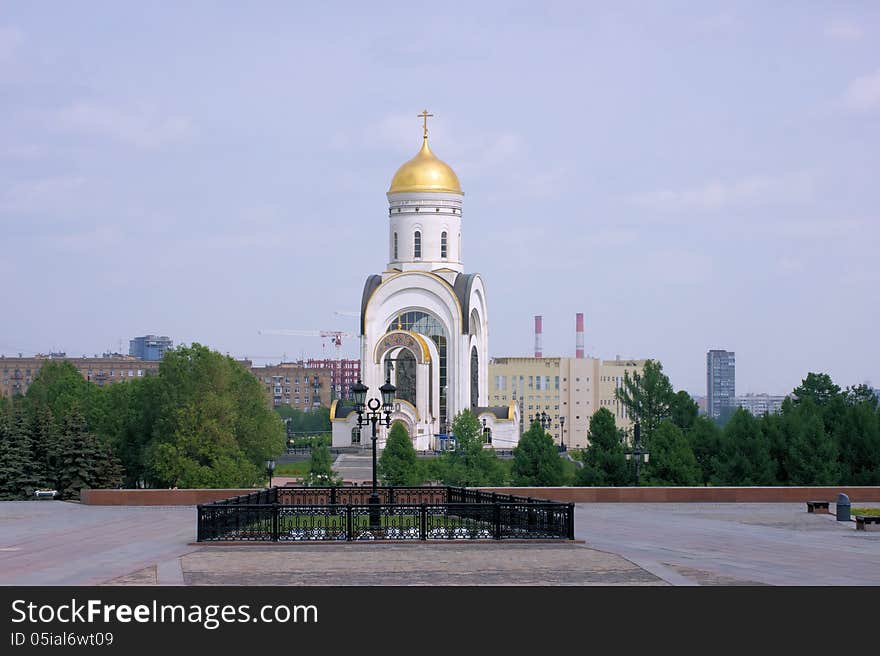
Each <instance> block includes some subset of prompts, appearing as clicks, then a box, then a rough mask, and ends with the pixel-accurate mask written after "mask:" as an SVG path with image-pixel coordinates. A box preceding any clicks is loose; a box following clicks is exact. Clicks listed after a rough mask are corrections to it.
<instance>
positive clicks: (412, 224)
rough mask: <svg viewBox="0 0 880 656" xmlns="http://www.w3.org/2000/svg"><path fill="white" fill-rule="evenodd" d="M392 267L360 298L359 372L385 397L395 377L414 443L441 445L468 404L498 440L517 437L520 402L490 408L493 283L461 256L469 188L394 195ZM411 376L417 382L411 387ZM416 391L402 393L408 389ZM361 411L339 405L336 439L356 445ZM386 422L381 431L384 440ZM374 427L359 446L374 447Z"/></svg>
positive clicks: (502, 444)
mask: <svg viewBox="0 0 880 656" xmlns="http://www.w3.org/2000/svg"><path fill="white" fill-rule="evenodd" d="M388 204H389V231H388V249H389V253H388V264H387V269H386V270H385V271H384V272H383V273H382V274H378V275H373V276H369V277H368V278H367V281H366V284H365V286H364V293H363V298H362V302H361V375H362V380H363V383H364V384H365V385H367V387H369V392H368V394H367V398H368V399H369V398H378V397H379V387H380V386H381V385H382V384H383V383H384V382H385V380H386V376H387V375H389V364H388V363H389V361H390V362H391V367H392V369H391V371H390V376H391V382H392V383H394V385H395V386H396V387H397V388H398V396H399V398H398V399H397V400H396V402H395V410H394V414H393V415H392V421H400V422H402V423H403V424H404V425H405V426H406V428H407V430H408V432H409V434H410V436H411V437H412V439H413V446H414V447H415V448H416V449H417V450H431V449H439V448H440V447H441V444H443V443H444V442H443V439H444V438H445V435H446V434H448V432H449V431H450V430H451V424H452V420H453V418H454V417H455V416H456V415H457V414H458V413H459V412H461V411H462V410H466V409H470V410H472V411H474V412H475V414H477V415H478V418H480V421H481V424H482V419H486V424H485V426H486V428H487V429H488V431H489V432H491V436H492V446H493V447H495V448H513V446H515V445H516V442H517V441H518V439H519V409H518V408H517V407H515V405H511V406H510V407H504V408H497V407H496V408H488V407H487V406H489V405H490V404H489V390H488V373H489V347H488V340H489V321H488V309H487V300H486V288H485V285H484V283H483V279H482V278H481V277H480V275H479V274H466V273H464V266H463V264H462V261H461V222H462V214H461V211H462V194H461V193H451V192H436V191H416V192H401V193H391V192H389V193H388ZM411 381H414V387H415V389H414V390H413V389H412V382H411ZM407 395H408V396H409V397H410V398H409V399H407V398H405V397H406V396H407ZM356 417H357V415H356V413H354V412H353V411H352V408H350V407H347V406H344V405H342V402H334V404H333V406H332V407H331V420H332V423H333V446H349V445H351V444H352V435H353V434H354V435H356V434H357V433H356ZM387 431H388V429H386V428H384V427H382V428H379V429H378V431H377V432H378V440H377V442H378V446H379V447H380V448H381V447H383V446H384V443H385V438H386V435H387ZM370 437H371V428H370V427H365V428H364V429H363V430H362V436H361V438H360V443H361V444H362V445H363V446H369V445H370Z"/></svg>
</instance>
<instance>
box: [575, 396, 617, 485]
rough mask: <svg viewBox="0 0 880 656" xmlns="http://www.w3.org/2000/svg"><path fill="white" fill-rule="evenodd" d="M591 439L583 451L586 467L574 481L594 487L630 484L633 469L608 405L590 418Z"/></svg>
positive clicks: (582, 468) (578, 473)
mask: <svg viewBox="0 0 880 656" xmlns="http://www.w3.org/2000/svg"><path fill="white" fill-rule="evenodd" d="M589 442H590V444H589V446H588V447H587V448H586V449H585V450H584V453H583V462H584V466H583V467H581V468H580V469H579V470H578V472H577V474H576V475H575V482H576V483H577V484H578V485H595V486H617V485H628V484H629V482H630V472H629V469H628V467H627V464H626V456H625V454H624V451H623V442H622V441H621V439H620V431H619V430H618V429H617V426H616V425H615V423H614V415H613V414H612V413H611V411H610V410H608V408H599V409H598V410H597V411H596V412H595V413H593V416H592V417H590V433H589Z"/></svg>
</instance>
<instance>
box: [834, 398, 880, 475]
mask: <svg viewBox="0 0 880 656" xmlns="http://www.w3.org/2000/svg"><path fill="white" fill-rule="evenodd" d="M876 407H877V400H876V398H870V399H866V400H863V401H860V402H851V403H850V404H848V405H847V408H846V412H845V413H844V417H843V421H842V422H841V424H840V426H839V429H838V431H837V443H838V444H839V448H840V465H841V478H840V483H841V484H844V485H880V414H878V413H877V410H876Z"/></svg>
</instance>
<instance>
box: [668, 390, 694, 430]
mask: <svg viewBox="0 0 880 656" xmlns="http://www.w3.org/2000/svg"><path fill="white" fill-rule="evenodd" d="M699 413H700V408H699V406H697V403H696V401H694V400H693V398H691V395H690V394H688V393H687V392H685V391H684V390H679V391H678V392H677V393H676V394H675V396H673V397H672V402H671V403H670V404H669V418H670V419H671V420H672V423H673V424H675V425H676V426H678V427H679V428H680V429H681V430H683V431H687V430H690V428H691V426H693V425H694V422H695V421H696V420H697V416H698V415H699Z"/></svg>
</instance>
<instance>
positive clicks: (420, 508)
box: [198, 487, 574, 542]
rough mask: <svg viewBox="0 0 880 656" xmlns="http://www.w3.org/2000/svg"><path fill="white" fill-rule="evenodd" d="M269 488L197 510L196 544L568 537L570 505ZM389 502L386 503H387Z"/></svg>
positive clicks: (463, 493) (446, 493) (453, 493)
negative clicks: (375, 497) (372, 497)
mask: <svg viewBox="0 0 880 656" xmlns="http://www.w3.org/2000/svg"><path fill="white" fill-rule="evenodd" d="M378 492H379V499H380V503H369V496H370V490H369V489H368V488H273V489H271V490H264V491H260V492H255V493H253V494H248V495H242V496H238V497H233V498H232V499H226V500H223V501H218V502H215V503H211V504H205V505H201V506H199V507H198V541H199V542H229V541H232V542H294V541H318V542H324V541H337V542H338V541H348V542H351V541H360V540H404V541H409V540H510V539H517V540H522V539H544V540H572V539H574V504H565V503H556V502H552V501H545V500H541V499H532V498H525V497H516V496H512V495H505V494H496V493H486V492H481V491H479V490H469V489H467V488H451V487H449V488H441V487H424V488H380V489H379V490H378ZM388 500H392V501H388Z"/></svg>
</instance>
